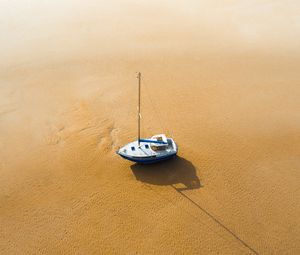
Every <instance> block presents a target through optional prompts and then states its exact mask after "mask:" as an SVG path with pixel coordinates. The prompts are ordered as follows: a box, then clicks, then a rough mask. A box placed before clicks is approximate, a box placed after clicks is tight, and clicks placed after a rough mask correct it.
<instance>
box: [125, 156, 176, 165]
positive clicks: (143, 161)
mask: <svg viewBox="0 0 300 255" xmlns="http://www.w3.org/2000/svg"><path fill="white" fill-rule="evenodd" d="M119 155H120V156H121V157H122V158H125V159H127V160H130V161H133V162H136V163H141V164H153V163H157V162H160V161H164V160H167V159H170V158H173V157H174V156H176V153H175V154H172V155H168V156H165V157H158V158H149V159H139V158H131V157H126V156H124V155H121V154H119Z"/></svg>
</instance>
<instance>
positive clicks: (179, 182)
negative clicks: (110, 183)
mask: <svg viewBox="0 0 300 255" xmlns="http://www.w3.org/2000/svg"><path fill="white" fill-rule="evenodd" d="M130 167H131V170H132V172H133V174H134V176H135V178H136V179H137V180H138V181H141V182H144V183H149V184H153V185H171V186H173V187H174V188H175V189H176V190H178V191H183V190H190V189H199V188H200V187H201V184H200V180H199V178H198V176H197V174H196V168H195V167H194V165H193V164H192V163H191V162H190V161H188V160H186V159H184V158H182V157H179V156H176V157H174V158H173V159H171V160H167V161H163V162H160V163H156V164H150V165H141V164H133V165H131V166H130Z"/></svg>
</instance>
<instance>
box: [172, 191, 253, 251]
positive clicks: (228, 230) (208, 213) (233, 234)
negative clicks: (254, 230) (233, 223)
mask: <svg viewBox="0 0 300 255" xmlns="http://www.w3.org/2000/svg"><path fill="white" fill-rule="evenodd" d="M171 187H172V188H173V189H174V190H175V191H176V192H178V193H179V194H180V195H182V196H183V197H185V198H186V199H188V200H189V201H190V202H191V203H192V204H194V205H195V206H196V207H198V208H199V209H200V210H201V211H202V212H204V213H205V214H206V215H207V216H209V217H210V218H211V219H212V220H213V221H214V222H216V223H217V224H218V225H219V226H220V227H222V228H223V229H224V230H226V231H227V232H228V233H229V234H231V235H232V236H233V237H234V238H235V239H236V240H238V241H239V242H240V243H241V244H242V245H244V246H245V247H247V248H248V249H249V250H250V251H252V252H253V253H254V254H256V255H259V253H258V252H257V251H256V250H254V249H253V248H252V247H251V246H250V245H249V244H247V243H246V242H245V241H243V240H242V239H241V238H240V237H239V236H238V235H237V234H235V233H234V232H233V231H232V230H230V229H229V228H228V227H226V226H225V225H224V224H223V223H222V222H221V221H219V220H218V219H217V218H216V217H215V216H213V215H212V214H211V213H210V212H208V211H207V210H206V209H205V208H203V207H201V206H200V205H199V204H197V203H196V202H195V201H193V200H192V199H191V198H189V197H188V196H187V195H186V194H184V193H183V192H182V191H180V190H178V189H176V187H174V186H173V185H171Z"/></svg>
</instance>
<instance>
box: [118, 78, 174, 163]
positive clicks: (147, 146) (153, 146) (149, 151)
mask: <svg viewBox="0 0 300 255" xmlns="http://www.w3.org/2000/svg"><path fill="white" fill-rule="evenodd" d="M137 78H138V118H137V119H138V139H137V140H136V141H134V142H131V143H128V144H127V145H125V146H123V147H122V148H120V149H119V150H118V151H117V154H118V155H120V156H121V157H123V158H124V159H127V160H130V161H133V162H137V163H143V164H149V163H156V162H160V161H163V160H167V159H170V158H172V157H174V156H176V154H177V152H178V147H177V145H176V143H175V142H174V140H173V139H172V138H168V137H167V136H166V135H165V134H159V135H154V136H152V137H151V138H147V139H142V138H141V73H138V76H137Z"/></svg>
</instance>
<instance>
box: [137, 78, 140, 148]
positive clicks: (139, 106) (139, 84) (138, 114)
mask: <svg viewBox="0 0 300 255" xmlns="http://www.w3.org/2000/svg"><path fill="white" fill-rule="evenodd" d="M137 78H138V81H139V82H138V83H139V88H138V91H139V96H138V98H139V100H138V145H139V147H140V139H141V73H140V72H139V73H138V77H137Z"/></svg>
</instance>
